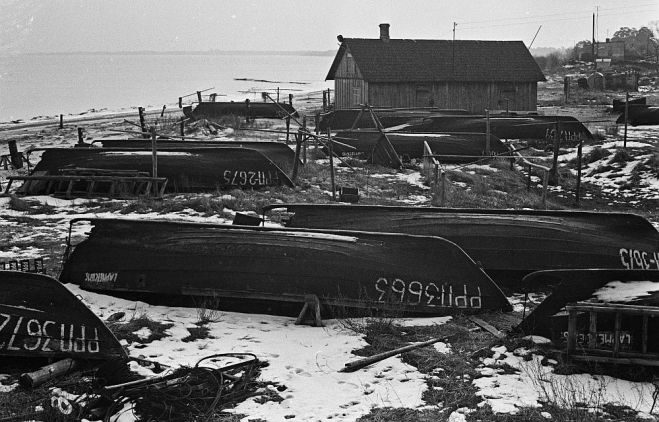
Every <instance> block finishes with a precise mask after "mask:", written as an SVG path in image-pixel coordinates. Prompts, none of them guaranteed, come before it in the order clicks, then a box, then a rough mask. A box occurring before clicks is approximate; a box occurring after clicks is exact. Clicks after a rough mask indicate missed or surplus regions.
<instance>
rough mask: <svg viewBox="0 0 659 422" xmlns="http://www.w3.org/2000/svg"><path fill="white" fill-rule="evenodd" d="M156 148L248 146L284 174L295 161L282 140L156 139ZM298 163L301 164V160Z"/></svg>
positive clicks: (123, 144) (114, 143)
mask: <svg viewBox="0 0 659 422" xmlns="http://www.w3.org/2000/svg"><path fill="white" fill-rule="evenodd" d="M94 143H101V145H102V146H103V147H104V148H121V149H129V148H130V149H133V148H134V149H141V150H151V140H148V139H102V140H98V141H94ZM156 148H157V149H158V151H163V150H170V149H173V150H176V149H178V148H248V149H253V150H255V151H258V152H260V153H261V154H263V155H264V156H265V157H266V158H267V159H269V160H270V161H272V162H273V163H275V164H276V165H277V167H279V168H280V169H281V170H282V171H283V172H284V173H286V174H290V173H291V171H292V170H293V164H294V163H295V151H293V150H292V149H291V148H289V147H288V145H286V144H284V143H282V142H260V141H177V140H173V139H158V141H157V144H156ZM298 161H299V160H298ZM299 163H300V164H301V162H299Z"/></svg>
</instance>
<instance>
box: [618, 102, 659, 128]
mask: <svg viewBox="0 0 659 422" xmlns="http://www.w3.org/2000/svg"><path fill="white" fill-rule="evenodd" d="M627 122H628V123H629V124H630V125H632V126H641V125H652V126H656V125H659V107H654V106H636V107H629V109H628V110H627ZM616 123H618V124H624V123H625V113H624V112H623V113H622V114H621V115H620V116H619V117H618V119H617V120H616Z"/></svg>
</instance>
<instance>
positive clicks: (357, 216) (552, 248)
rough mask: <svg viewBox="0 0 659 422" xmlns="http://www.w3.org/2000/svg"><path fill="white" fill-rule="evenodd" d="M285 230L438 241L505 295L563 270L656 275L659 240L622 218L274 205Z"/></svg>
mask: <svg viewBox="0 0 659 422" xmlns="http://www.w3.org/2000/svg"><path fill="white" fill-rule="evenodd" d="M273 209H282V210H286V211H287V212H289V213H292V215H290V217H289V218H288V219H287V220H286V223H285V224H286V226H287V227H304V228H311V229H317V228H325V229H346V230H367V231H376V232H380V231H386V232H394V233H408V234H420V235H428V236H439V237H443V238H446V239H448V240H450V241H452V242H455V243H456V244H458V245H459V246H460V247H461V248H463V249H464V250H465V251H466V252H467V254H469V256H471V257H472V258H473V259H474V260H475V261H477V262H479V263H480V264H481V265H482V266H483V268H484V269H485V271H486V272H487V273H488V274H489V275H490V277H492V278H493V279H494V281H495V282H496V283H497V284H499V285H500V286H502V287H510V288H518V287H519V286H520V282H521V280H522V278H523V277H524V276H525V275H526V274H528V273H530V272H534V271H538V270H549V269H564V268H620V269H648V270H659V232H657V230H656V229H655V228H654V227H653V226H652V224H650V222H649V221H647V220H646V219H645V218H643V217H641V216H638V215H634V214H625V213H600V212H584V211H535V210H495V209H456V208H425V207H398V206H377V205H326V204H325V205H315V204H274V205H270V206H267V207H265V209H264V212H266V211H270V210H273Z"/></svg>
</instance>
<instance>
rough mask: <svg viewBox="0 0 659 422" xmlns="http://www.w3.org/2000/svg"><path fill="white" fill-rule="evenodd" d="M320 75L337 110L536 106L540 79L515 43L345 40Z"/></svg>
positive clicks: (385, 27) (384, 29) (385, 28)
mask: <svg viewBox="0 0 659 422" xmlns="http://www.w3.org/2000/svg"><path fill="white" fill-rule="evenodd" d="M338 39H339V42H340V43H341V46H340V47H339V51H338V52H337V54H336V56H335V57H334V61H333V62H332V66H331V68H330V70H329V73H328V74H327V78H326V80H334V87H335V107H336V108H337V109H346V108H354V107H357V106H358V105H359V104H365V103H367V104H369V105H372V106H375V107H401V108H412V107H438V108H460V109H466V110H468V111H470V112H472V113H482V112H483V111H484V110H485V109H510V110H526V111H535V110H536V104H537V83H538V81H544V80H545V77H544V75H543V73H542V71H541V70H540V68H539V67H538V65H537V63H536V62H535V60H534V59H533V57H532V56H531V53H529V50H528V49H527V48H526V46H525V45H524V43H523V42H521V41H472V40H459V41H450V40H413V39H391V38H390V37H389V24H380V38H379V39H364V38H344V37H343V36H341V35H339V36H338Z"/></svg>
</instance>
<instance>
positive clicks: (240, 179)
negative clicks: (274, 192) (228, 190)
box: [223, 170, 279, 187]
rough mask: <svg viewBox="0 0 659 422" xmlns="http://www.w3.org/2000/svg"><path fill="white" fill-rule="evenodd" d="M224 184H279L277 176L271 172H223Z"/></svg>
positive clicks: (252, 185) (255, 185)
mask: <svg viewBox="0 0 659 422" xmlns="http://www.w3.org/2000/svg"><path fill="white" fill-rule="evenodd" d="M223 176H224V183H225V184H227V185H231V186H251V187H259V186H272V185H278V184H279V175H278V174H277V172H271V171H255V170H225V171H224V174H223Z"/></svg>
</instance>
